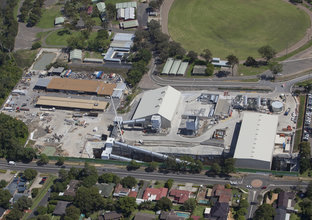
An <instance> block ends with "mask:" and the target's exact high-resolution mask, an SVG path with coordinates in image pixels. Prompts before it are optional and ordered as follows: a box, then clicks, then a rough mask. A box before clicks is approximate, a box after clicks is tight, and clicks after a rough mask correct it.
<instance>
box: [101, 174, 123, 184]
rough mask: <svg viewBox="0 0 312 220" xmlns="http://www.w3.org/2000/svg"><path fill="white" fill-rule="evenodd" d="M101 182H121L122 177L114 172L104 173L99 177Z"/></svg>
mask: <svg viewBox="0 0 312 220" xmlns="http://www.w3.org/2000/svg"><path fill="white" fill-rule="evenodd" d="M98 181H99V183H115V184H117V183H119V182H120V178H119V176H117V175H116V174H113V173H103V174H102V175H101V176H99V178H98Z"/></svg>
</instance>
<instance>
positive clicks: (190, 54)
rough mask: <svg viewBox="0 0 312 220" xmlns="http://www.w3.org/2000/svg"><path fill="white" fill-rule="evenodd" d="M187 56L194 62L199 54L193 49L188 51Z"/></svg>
mask: <svg viewBox="0 0 312 220" xmlns="http://www.w3.org/2000/svg"><path fill="white" fill-rule="evenodd" d="M187 57H188V58H189V59H190V62H191V63H193V62H194V61H195V60H197V57H198V54H197V53H196V52H194V51H192V50H191V51H189V52H188V53H187Z"/></svg>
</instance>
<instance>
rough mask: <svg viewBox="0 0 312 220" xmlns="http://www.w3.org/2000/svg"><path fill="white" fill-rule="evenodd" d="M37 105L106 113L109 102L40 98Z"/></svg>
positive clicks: (50, 97)
mask: <svg viewBox="0 0 312 220" xmlns="http://www.w3.org/2000/svg"><path fill="white" fill-rule="evenodd" d="M36 105H38V106H53V107H61V108H75V109H76V108H77V109H84V110H100V111H104V110H105V109H106V106H107V102H104V101H96V100H86V99H73V98H61V97H52V96H40V97H39V98H38V101H37V103H36Z"/></svg>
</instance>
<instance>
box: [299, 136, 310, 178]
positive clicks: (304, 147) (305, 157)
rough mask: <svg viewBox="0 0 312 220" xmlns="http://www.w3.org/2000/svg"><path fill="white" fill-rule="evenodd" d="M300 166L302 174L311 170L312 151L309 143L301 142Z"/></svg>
mask: <svg viewBox="0 0 312 220" xmlns="http://www.w3.org/2000/svg"><path fill="white" fill-rule="evenodd" d="M299 149H300V151H299V165H300V173H304V172H305V171H307V170H309V169H311V149H310V143H309V142H301V143H300V144H299Z"/></svg>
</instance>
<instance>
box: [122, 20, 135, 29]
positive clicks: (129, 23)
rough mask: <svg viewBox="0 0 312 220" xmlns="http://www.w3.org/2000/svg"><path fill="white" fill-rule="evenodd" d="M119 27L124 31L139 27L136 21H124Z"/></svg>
mask: <svg viewBox="0 0 312 220" xmlns="http://www.w3.org/2000/svg"><path fill="white" fill-rule="evenodd" d="M120 26H121V27H122V28H124V29H127V28H134V27H137V26H139V22H138V20H131V21H124V22H120Z"/></svg>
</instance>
